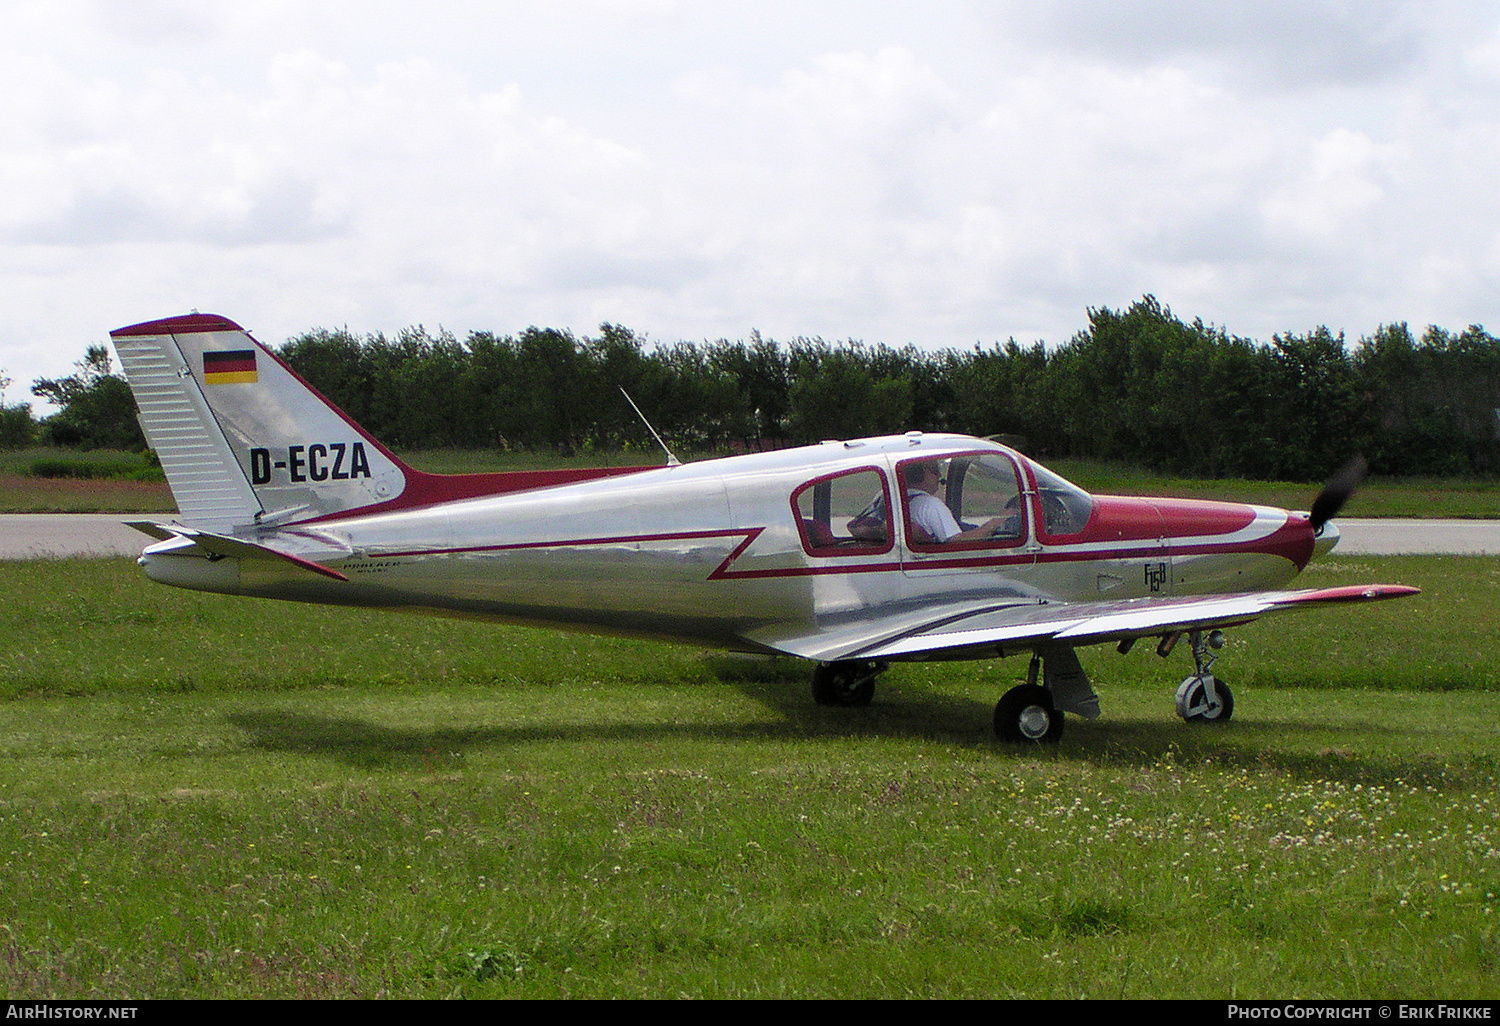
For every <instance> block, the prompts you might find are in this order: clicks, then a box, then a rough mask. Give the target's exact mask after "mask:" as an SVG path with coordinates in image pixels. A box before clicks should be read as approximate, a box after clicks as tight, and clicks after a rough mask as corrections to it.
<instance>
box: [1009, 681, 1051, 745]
mask: <svg viewBox="0 0 1500 1026" xmlns="http://www.w3.org/2000/svg"><path fill="white" fill-rule="evenodd" d="M1062 731H1063V714H1062V713H1060V712H1058V711H1057V709H1056V708H1055V707H1054V706H1053V705H1052V695H1051V694H1049V693H1048V691H1047V689H1046V688H1044V687H1042V686H1040V685H1038V684H1018V685H1017V686H1015V687H1013V688H1011V689H1010V690H1009V691H1007V692H1006V693H1005V694H1004V695H1003V696H1002V697H1001V699H1000V701H999V702H997V703H995V736H996V737H998V738H999V739H1000V740H1001V741H1008V742H1010V743H1012V744H1044V743H1045V744H1056V743H1057V739H1058V738H1060V737H1062Z"/></svg>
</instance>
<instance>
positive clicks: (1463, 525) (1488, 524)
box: [0, 513, 1500, 559]
mask: <svg viewBox="0 0 1500 1026" xmlns="http://www.w3.org/2000/svg"><path fill="white" fill-rule="evenodd" d="M157 518H158V519H160V518H161V515H160V514H157ZM125 519H127V518H126V517H124V516H121V515H117V514H106V513H67V514H48V513H0V559H34V558H36V557H39V556H134V555H137V554H139V553H140V551H141V549H143V548H145V547H146V546H147V545H149V544H150V543H151V539H150V538H147V537H146V536H145V535H143V534H141V533H140V532H138V531H134V530H132V529H130V528H128V527H126V526H125V525H124V524H123V523H121V521H122V520H125ZM142 519H151V518H150V516H143V517H142ZM1338 525H1339V532H1340V535H1341V536H1340V538H1339V545H1338V548H1337V549H1336V550H1335V551H1336V552H1338V553H1339V554H1340V555H1346V556H1351V555H1366V556H1391V555H1401V554H1407V553H1412V554H1420V553H1452V554H1458V555H1486V554H1487V555H1500V520H1340V521H1338Z"/></svg>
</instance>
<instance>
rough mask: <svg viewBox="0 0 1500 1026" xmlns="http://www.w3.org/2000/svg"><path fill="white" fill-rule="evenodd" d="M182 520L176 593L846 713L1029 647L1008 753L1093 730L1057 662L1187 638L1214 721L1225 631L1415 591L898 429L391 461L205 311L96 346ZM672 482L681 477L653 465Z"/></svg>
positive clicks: (1225, 711)
mask: <svg viewBox="0 0 1500 1026" xmlns="http://www.w3.org/2000/svg"><path fill="white" fill-rule="evenodd" d="M112 338H113V341H114V345H115V349H116V350H117V351H118V352H119V354H120V360H121V363H122V364H123V365H124V367H125V374H126V377H127V378H128V379H129V381H130V386H131V388H132V389H133V390H134V392H135V397H136V402H137V403H138V405H139V406H140V414H141V425H142V427H143V428H144V429H145V432H146V437H147V438H148V439H149V441H150V443H151V446H152V448H154V449H155V450H156V453H157V455H158V456H159V457H160V459H161V463H162V466H163V467H164V468H165V470H166V474H167V480H168V482H169V483H170V485H171V488H172V494H173V496H174V497H175V498H176V500H177V506H178V510H179V519H178V520H177V521H175V522H173V523H149V522H142V523H136V524H133V525H132V526H134V527H136V528H138V529H139V530H141V531H143V532H145V533H146V534H148V535H150V536H152V537H153V538H156V539H158V541H157V543H156V544H153V545H151V546H150V547H149V548H147V549H146V550H145V552H144V553H142V555H141V557H140V564H141V566H142V567H144V568H145V571H146V573H147V575H148V576H149V577H151V579H152V580H155V581H160V582H162V583H163V584H170V585H175V586H177V587H182V588H195V589H198V590H201V591H214V592H222V593H224V594H229V595H252V596H258V597H262V598H279V599H291V600H294V601H299V602H320V603H333V604H338V605H349V606H380V607H389V608H391V609H422V610H428V611H436V612H443V613H449V614H454V615H462V616H470V617H476V618H480V619H488V620H497V621H507V622H528V623H537V624H551V625H556V626H563V627H569V628H575V629H584V630H594V631H600V632H608V633H624V634H633V635H641V636H646V637H655V638H668V639H674V640H678V641H686V642H690V643H693V644H702V645H709V646H715V647H721V648H726V649H736V650H742V651H750V652H761V653H780V654H786V655H793V656H800V657H802V658H804V659H809V660H812V661H814V662H816V663H817V666H816V668H815V669H814V671H813V675H812V681H813V684H812V688H813V697H814V699H815V700H816V701H817V702H819V703H823V704H830V705H863V704H865V703H867V702H869V701H870V699H871V696H872V695H873V693H874V688H875V678H876V676H877V675H878V674H879V673H881V671H883V670H884V669H886V667H887V666H888V665H889V664H890V663H892V662H897V661H902V660H940V659H981V658H990V657H994V656H1002V655H1009V654H1012V653H1023V652H1029V653H1031V662H1030V673H1029V675H1028V677H1029V679H1028V683H1026V684H1022V685H1019V686H1017V687H1015V688H1012V689H1011V690H1010V691H1008V692H1007V693H1006V694H1005V696H1004V697H1003V698H1001V699H1000V702H999V704H998V705H997V706H996V707H995V731H996V733H997V734H998V735H999V736H1000V737H1001V738H1003V739H1006V740H1011V741H1056V740H1057V738H1058V737H1059V735H1060V734H1061V732H1062V725H1063V717H1062V713H1063V712H1071V713H1075V714H1077V715H1081V716H1085V717H1094V716H1097V715H1098V714H1099V704H1098V699H1097V697H1096V696H1095V695H1094V692H1093V689H1092V687H1091V686H1090V684H1089V680H1088V677H1087V676H1086V675H1085V674H1084V672H1083V669H1082V667H1081V666H1080V665H1079V662H1078V657H1077V656H1076V655H1075V654H1074V649H1075V648H1076V647H1077V646H1079V645H1093V644H1099V643H1103V642H1115V643H1118V645H1119V647H1120V649H1121V651H1124V650H1125V649H1127V648H1129V647H1130V645H1132V644H1133V643H1134V642H1136V641H1137V640H1138V639H1140V638H1151V639H1155V644H1156V648H1157V651H1158V652H1160V653H1161V654H1163V655H1166V654H1167V653H1168V652H1169V651H1170V650H1171V649H1172V647H1173V646H1174V645H1175V644H1176V643H1177V642H1178V640H1179V639H1181V638H1183V637H1186V638H1187V639H1188V641H1189V646H1188V647H1189V648H1190V650H1191V652H1192V656H1193V661H1194V664H1195V669H1194V672H1193V673H1192V675H1191V676H1189V677H1188V678H1187V680H1185V681H1184V682H1183V683H1182V685H1181V686H1180V687H1179V688H1178V690H1177V696H1176V702H1177V712H1178V713H1179V714H1180V715H1181V716H1182V717H1183V718H1184V719H1186V720H1190V721H1215V720H1218V721H1223V720H1227V719H1229V717H1230V715H1231V714H1232V712H1233V709H1234V702H1233V698H1232V697H1231V695H1230V691H1229V688H1228V686H1227V685H1226V684H1225V683H1224V682H1223V681H1222V680H1220V679H1218V678H1217V677H1215V676H1214V674H1213V673H1212V672H1211V665H1212V663H1213V660H1214V656H1213V654H1212V650H1214V649H1216V648H1217V647H1218V646H1219V645H1220V644H1221V643H1222V635H1221V633H1220V629H1221V628H1226V627H1232V626H1237V625H1239V624H1243V623H1248V622H1249V621H1251V620H1254V619H1256V618H1257V617H1259V616H1262V615H1264V614H1266V613H1271V612H1278V611H1281V610H1289V609H1306V608H1311V607H1313V606H1321V605H1329V604H1337V603H1352V602H1368V601H1374V600H1378V599H1388V598H1396V597H1398V596H1403V595H1412V594H1415V593H1416V589H1415V588H1407V587H1400V586H1395V585H1375V584H1372V585H1356V586H1349V587H1338V588H1319V589H1312V590H1301V591H1287V590H1283V589H1284V588H1285V586H1286V585H1287V583H1288V582H1290V581H1291V580H1292V578H1294V577H1296V576H1297V574H1298V573H1299V572H1300V571H1301V570H1302V568H1303V567H1305V566H1306V565H1307V563H1308V561H1309V560H1311V559H1312V558H1313V557H1314V556H1315V555H1317V554H1319V553H1322V552H1325V551H1327V550H1328V549H1329V548H1331V547H1332V546H1333V544H1334V542H1335V541H1336V540H1337V536H1338V532H1337V529H1336V528H1334V526H1333V525H1332V524H1331V523H1329V522H1328V521H1329V518H1330V517H1331V516H1332V515H1333V514H1334V513H1335V512H1337V509H1338V507H1339V506H1340V505H1341V504H1342V503H1343V501H1344V499H1345V498H1347V496H1348V494H1349V492H1350V491H1352V489H1353V486H1354V483H1355V481H1354V479H1353V478H1352V477H1351V478H1349V479H1345V480H1335V481H1334V482H1332V483H1330V485H1329V487H1328V488H1326V489H1325V490H1324V493H1323V494H1322V495H1320V496H1319V497H1318V500H1317V502H1315V503H1314V505H1313V511H1312V512H1311V513H1292V512H1287V511H1286V510H1280V509H1270V508H1266V507H1262V506H1249V505H1243V504H1239V503H1222V502H1198V501H1189V500H1170V499H1154V498H1120V497H1115V496H1107V495H1090V494H1088V493H1087V492H1084V491H1082V490H1081V489H1079V488H1077V487H1075V486H1074V485H1072V484H1069V483H1068V482H1067V481H1064V480H1063V479H1062V478H1060V477H1058V476H1057V475H1056V474H1053V473H1052V472H1050V471H1048V470H1047V469H1046V468H1044V467H1042V466H1040V465H1039V464H1037V463H1035V462H1033V461H1032V460H1030V459H1028V458H1026V457H1025V456H1023V455H1021V454H1020V453H1017V452H1015V451H1013V450H1011V449H1008V448H1006V447H1005V446H1002V445H997V444H995V443H994V442H989V441H984V440H981V439H978V438H969V437H965V436H962V435H949V434H941V435H936V434H922V433H920V432H912V433H909V434H906V435H896V436H892V437H887V438H863V439H854V440H850V441H835V442H824V443H823V444H821V445H812V446H806V447H803V448H798V449H786V450H782V451H779V452H767V453H757V454H753V455H747V456H735V457H730V458H726V459H714V460H705V461H702V462H697V463H690V464H686V465H668V466H665V467H655V468H631V469H610V470H564V471H540V472H519V473H505V474H464V475H451V476H448V475H436V474H426V473H422V472H420V471H416V470H412V469H411V468H410V467H408V466H406V465H405V464H404V463H402V462H401V461H400V460H399V459H397V458H396V457H395V456H394V455H392V453H391V452H390V451H389V450H387V449H386V448H385V446H383V445H381V444H380V443H379V442H378V441H376V440H375V439H374V438H372V437H370V435H369V434H367V433H366V432H365V431H364V430H363V429H361V428H360V427H359V425H358V424H355V423H354V422H353V421H352V420H350V419H349V418H348V417H347V416H345V415H344V414H343V413H342V412H341V411H340V410H338V409H337V408H336V407H334V406H333V405H332V404H331V403H329V402H328V401H327V400H325V399H324V398H323V397H322V396H320V395H319V394H318V393H317V391H316V390H314V389H313V388H312V387H311V386H309V385H308V384H307V383H306V382H305V381H303V380H302V379H301V378H299V377H298V376H297V375H296V374H295V373H294V372H293V371H292V370H291V369H290V368H288V367H287V366H286V365H285V364H284V363H282V362H281V360H280V359H278V358H277V357H276V355H275V354H274V353H272V352H271V351H270V350H269V349H267V348H265V347H264V346H262V345H261V344H260V343H258V342H256V341H255V340H254V339H252V338H251V337H250V336H249V334H247V333H246V332H245V331H244V330H243V329H242V328H240V326H239V325H237V324H235V323H234V322H232V321H229V320H226V319H225V318H223V317H218V316H213V315H208V314H189V315H186V316H182V317H174V318H169V319H166V320H160V321H152V322H149V323H146V324H137V325H134V326H132V327H128V328H121V329H120V330H118V331H115V332H113V333H112ZM673 463H674V464H675V461H673Z"/></svg>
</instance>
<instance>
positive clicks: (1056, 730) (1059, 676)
mask: <svg viewBox="0 0 1500 1026" xmlns="http://www.w3.org/2000/svg"><path fill="white" fill-rule="evenodd" d="M1038 677H1041V679H1042V683H1041V684H1038V683H1037V678H1038ZM1064 712H1070V713H1074V714H1076V715H1078V716H1082V717H1084V718H1085V719H1090V720H1091V719H1093V718H1094V717H1096V716H1098V715H1099V698H1098V696H1097V695H1095V694H1094V689H1093V687H1092V686H1091V685H1090V684H1089V678H1088V674H1086V673H1084V672H1083V665H1082V664H1081V663H1079V661H1078V656H1077V654H1076V653H1075V652H1074V651H1073V649H1072V648H1070V647H1068V646H1066V645H1053V646H1049V647H1047V648H1044V649H1040V650H1038V651H1036V652H1033V653H1032V656H1031V665H1030V666H1028V667H1027V669H1026V683H1025V684H1018V685H1016V686H1015V687H1013V688H1011V689H1010V690H1009V691H1007V692H1006V693H1005V694H1004V696H1002V697H1001V699H1000V701H999V702H997V703H996V704H995V736H996V737H998V738H999V739H1000V740H1001V741H1006V742H1009V743H1010V744H1056V743H1057V740H1058V738H1060V737H1062V732H1063V713H1064Z"/></svg>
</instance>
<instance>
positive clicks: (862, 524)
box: [792, 467, 891, 556]
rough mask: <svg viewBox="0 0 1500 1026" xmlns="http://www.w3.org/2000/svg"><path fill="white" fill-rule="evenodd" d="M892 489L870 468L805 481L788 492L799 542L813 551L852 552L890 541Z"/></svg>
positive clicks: (878, 547)
mask: <svg viewBox="0 0 1500 1026" xmlns="http://www.w3.org/2000/svg"><path fill="white" fill-rule="evenodd" d="M890 506H891V502H890V491H889V489H887V488H886V484H885V475H884V474H882V473H881V472H880V471H878V470H876V469H874V468H868V467H867V468H864V469H861V470H852V471H849V472H847V473H843V474H835V475H832V476H830V477H824V478H819V479H817V480H815V481H809V482H808V483H807V484H805V485H803V486H802V487H800V488H798V489H797V490H796V491H795V492H794V493H792V511H793V512H794V513H795V514H796V516H797V529H798V531H799V532H800V533H801V535H802V547H803V548H804V549H806V550H807V552H808V553H809V554H811V555H814V556H851V555H861V554H864V553H870V552H885V551H886V550H888V549H889V548H890V547H891V532H890V517H889V515H888V514H887V510H889V509H890Z"/></svg>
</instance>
